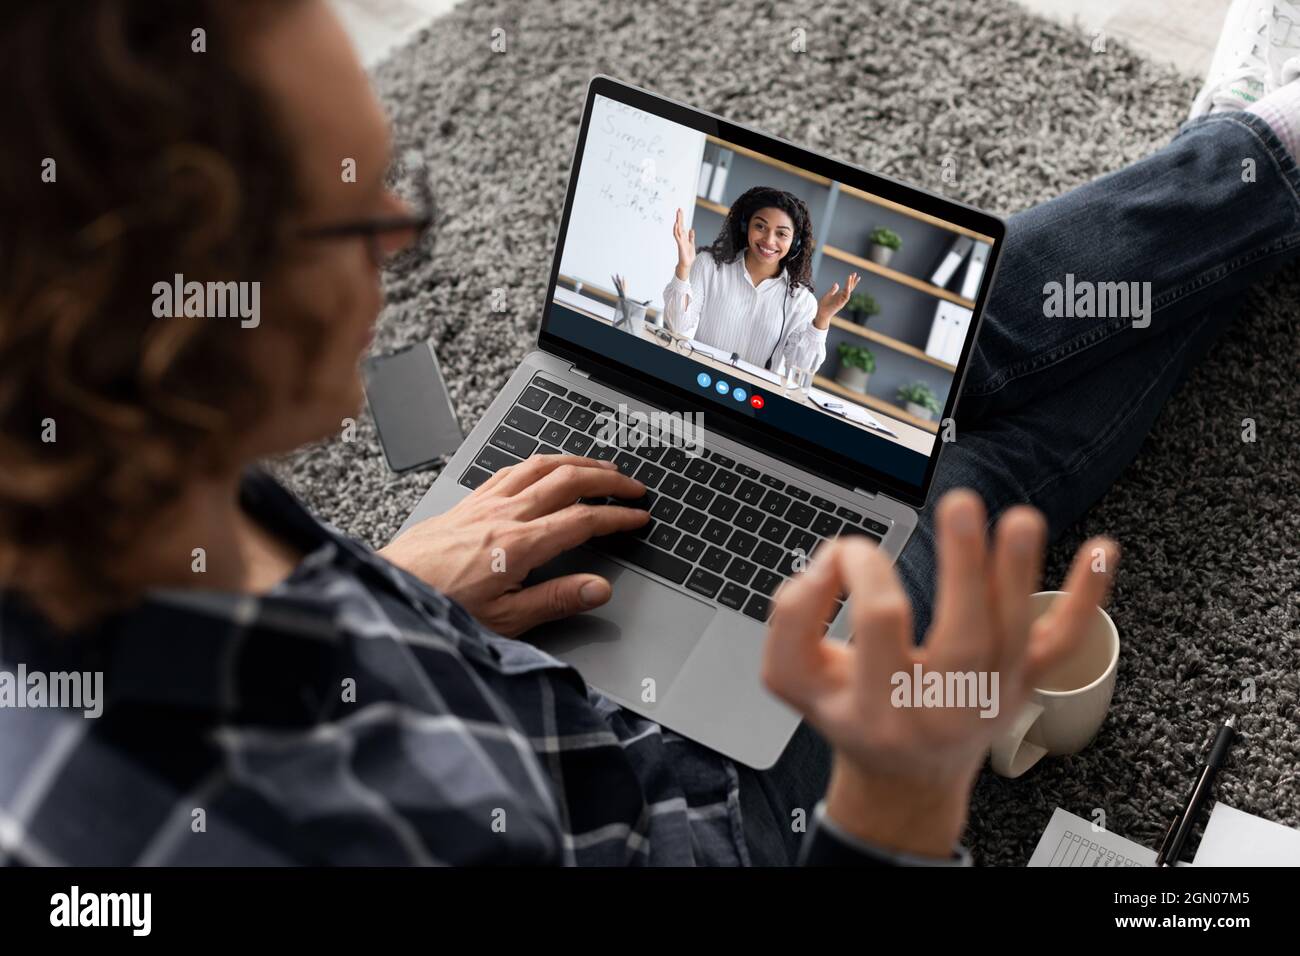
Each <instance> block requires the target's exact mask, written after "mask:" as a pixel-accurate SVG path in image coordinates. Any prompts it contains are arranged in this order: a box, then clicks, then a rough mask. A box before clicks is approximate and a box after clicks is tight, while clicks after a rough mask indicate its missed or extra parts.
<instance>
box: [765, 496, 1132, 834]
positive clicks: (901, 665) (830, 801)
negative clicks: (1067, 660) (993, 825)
mask: <svg viewBox="0 0 1300 956" xmlns="http://www.w3.org/2000/svg"><path fill="white" fill-rule="evenodd" d="M985 525H986V515H985V511H984V506H983V504H982V503H981V502H980V499H979V497H978V496H976V495H975V494H973V493H972V492H969V491H956V492H952V493H950V494H948V495H946V496H945V497H944V499H943V500H942V501H941V502H939V505H938V508H937V513H936V535H937V540H938V543H937V561H938V566H939V579H938V582H937V585H936V587H937V590H936V603H935V615H934V623H933V625H932V626H931V628H930V632H929V634H927V635H926V639H925V643H924V644H923V645H921V646H920V647H916V646H914V645H913V642H912V613H911V605H910V603H909V601H908V599H907V595H906V593H905V592H904V590H903V587H902V585H901V583H900V582H899V579H898V575H897V574H896V573H895V571H894V568H893V566H892V565H891V564H890V562H889V559H888V558H887V557H886V556H885V555H884V554H882V553H881V552H880V551H878V550H877V549H876V547H875V546H873V545H871V544H868V543H867V542H866V541H864V540H863V539H861V538H856V539H854V538H849V539H841V540H839V541H836V542H834V543H833V544H828V545H827V546H826V547H824V548H822V549H821V550H820V551H819V552H818V553H817V557H816V559H815V560H814V561H813V563H812V566H811V567H810V568H809V570H808V571H807V572H805V573H803V574H800V575H797V576H796V577H794V578H791V579H790V580H789V581H787V582H786V583H785V584H784V585H783V586H782V587H781V589H780V590H779V591H778V592H777V596H776V605H775V609H774V611H773V614H772V619H771V625H770V635H769V637H768V642H767V647H766V654H765V660H764V665H763V678H764V681H765V683H766V684H767V686H768V687H769V688H770V689H771V690H772V692H773V693H775V694H776V695H777V696H779V697H781V698H782V699H783V700H785V701H786V702H787V703H789V704H790V705H791V706H793V707H794V708H796V709H797V710H799V711H801V712H802V713H803V714H804V715H805V716H806V717H807V718H808V721H809V722H810V723H811V724H812V726H814V727H815V728H817V730H818V731H820V732H821V733H822V735H823V736H825V738H826V739H827V741H828V742H829V743H830V744H831V746H832V747H833V748H834V751H835V759H834V765H833V771H832V774H831V782H830V786H829V788H828V790H827V794H826V813H827V816H828V817H829V818H830V819H831V820H832V821H833V822H835V823H836V824H838V825H839V826H840V827H841V828H842V829H844V830H846V831H848V832H849V833H851V834H853V835H855V836H857V837H859V838H860V839H863V840H866V841H868V842H870V843H872V844H874V845H876V846H880V847H884V848H888V849H892V850H900V851H905V852H912V853H917V854H921V855H927V856H934V857H945V856H949V855H951V853H952V849H953V847H954V846H955V844H956V842H957V840H958V837H959V836H960V833H961V830H962V828H963V827H964V825H965V819H966V810H967V804H968V801H969V798H970V790H971V787H972V786H973V784H974V780H975V775H976V774H977V773H978V771H979V768H980V766H981V765H982V763H983V762H984V756H985V754H986V753H987V752H988V749H989V746H990V745H991V743H992V742H993V740H994V738H995V737H996V736H997V735H998V734H999V733H1001V732H1002V731H1004V730H1005V728H1006V726H1007V724H1008V722H1009V721H1014V720H1015V718H1016V716H1017V715H1018V714H1019V713H1020V710H1021V709H1022V707H1023V705H1024V703H1025V701H1026V700H1027V698H1028V696H1029V693H1030V690H1031V689H1032V688H1033V687H1034V686H1035V685H1036V683H1037V682H1038V681H1039V679H1040V678H1041V677H1042V675H1043V674H1044V673H1045V672H1046V671H1047V670H1048V669H1049V668H1050V667H1051V666H1052V665H1053V664H1055V663H1057V662H1059V661H1060V660H1061V659H1062V658H1063V657H1064V656H1065V655H1068V654H1069V653H1070V652H1071V651H1073V650H1074V648H1075V647H1076V646H1077V645H1078V643H1079V641H1080V640H1081V639H1082V637H1083V635H1084V633H1085V631H1086V629H1087V626H1088V623H1089V621H1090V619H1091V617H1092V615H1093V614H1095V613H1096V611H1095V608H1096V607H1099V606H1103V605H1104V604H1105V602H1106V597H1107V594H1108V592H1109V590H1110V581H1111V573H1113V571H1114V567H1115V563H1116V560H1117V548H1116V546H1115V544H1114V543H1113V542H1111V541H1109V540H1107V539H1105V538H1094V539H1092V540H1090V541H1087V542H1085V543H1084V544H1083V545H1082V546H1081V547H1080V548H1079V551H1078V553H1077V554H1076V556H1075V560H1074V566H1073V567H1072V568H1071V570H1070V574H1069V577H1068V578H1067V580H1066V582H1065V584H1064V586H1063V588H1062V590H1064V591H1066V592H1067V597H1064V598H1062V599H1061V600H1059V601H1057V602H1056V603H1055V604H1054V605H1053V606H1052V608H1051V610H1050V611H1049V612H1048V613H1047V614H1046V615H1044V616H1043V617H1041V618H1039V619H1038V620H1036V621H1034V620H1031V614H1030V601H1029V597H1030V595H1031V594H1033V593H1034V592H1035V591H1037V590H1039V579H1040V575H1041V571H1042V556H1043V547H1044V541H1045V538H1046V531H1045V523H1044V521H1043V518H1042V515H1040V514H1039V513H1038V512H1037V511H1035V510H1034V509H1032V508H1027V507H1017V508H1012V509H1010V510H1008V511H1007V512H1006V513H1005V514H1004V515H1003V516H1002V518H1001V520H1000V521H999V522H998V526H997V529H996V532H995V533H994V535H993V542H992V545H991V546H990V544H989V543H988V542H986V540H985V537H986V536H985ZM1098 549H1099V550H1098ZM1098 554H1100V555H1101V556H1102V557H1103V558H1104V560H1103V561H1101V562H1096V561H1095V557H1096V555H1098ZM1094 567H1098V568H1103V569H1106V570H1105V571H1101V570H1097V571H1094V570H1093V569H1094ZM841 592H848V594H849V609H850V611H851V613H852V618H851V619H852V622H853V633H854V638H853V643H852V644H851V645H849V644H844V643H840V642H835V641H827V640H823V639H822V630H821V627H820V622H821V621H822V620H824V619H825V615H826V612H827V609H828V608H830V606H831V603H832V602H833V601H835V600H836V598H837V597H838V596H839V595H840V594H841ZM915 664H920V665H921V667H922V668H923V670H924V671H925V672H926V673H930V672H939V673H942V674H945V675H946V674H948V673H958V672H960V673H966V672H971V671H973V672H975V673H976V674H980V673H984V674H986V675H988V676H987V678H986V679H987V685H986V686H993V685H992V675H993V674H994V673H996V674H997V675H998V678H999V680H998V684H997V685H996V686H997V693H996V695H995V699H996V701H997V704H998V708H997V710H996V712H994V711H993V709H992V708H985V709H981V706H980V705H979V704H975V703H974V702H967V706H964V707H961V706H945V707H898V706H895V705H894V701H893V696H894V691H895V688H896V687H897V686H900V685H899V684H898V683H897V682H896V681H895V680H894V675H897V674H903V675H905V677H906V678H907V680H908V681H910V680H911V679H912V677H913V673H914V671H913V667H914V665H915ZM945 683H946V682H945ZM903 686H905V685H903ZM948 703H950V704H951V703H953V702H948ZM982 713H987V714H988V716H981V714H982Z"/></svg>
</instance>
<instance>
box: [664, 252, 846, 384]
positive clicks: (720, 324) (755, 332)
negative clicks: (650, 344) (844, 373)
mask: <svg viewBox="0 0 1300 956" xmlns="http://www.w3.org/2000/svg"><path fill="white" fill-rule="evenodd" d="M788 288H789V278H788V275H787V273H786V271H785V270H784V269H782V270H781V274H780V275H778V276H776V277H775V278H772V279H764V280H763V281H762V282H760V283H759V284H758V286H757V287H755V285H754V283H753V280H752V279H750V277H749V272H748V270H746V269H745V257H744V254H743V253H742V254H741V255H738V256H737V257H736V259H735V261H734V262H730V263H727V264H726V265H724V266H722V268H720V269H719V268H718V266H717V265H716V263H715V262H714V260H713V256H712V255H710V254H709V253H708V252H701V253H699V254H698V255H697V256H696V257H695V262H694V263H693V264H692V265H691V273H690V279H689V281H686V282H683V281H682V280H681V279H679V278H677V276H676V275H674V276H673V278H672V281H671V282H669V283H668V286H667V288H665V289H664V322H665V324H666V325H667V326H668V328H669V329H671V330H672V331H674V332H676V333H678V334H679V335H689V336H690V337H691V338H693V339H697V340H699V341H700V342H703V343H704V344H705V345H712V346H713V347H714V348H719V349H723V350H725V351H727V352H736V353H738V354H739V355H740V357H741V358H742V359H744V360H745V361H747V362H752V363H753V364H754V365H759V366H762V367H764V368H766V367H767V363H768V358H769V357H771V359H772V366H771V367H772V370H773V371H779V370H780V368H781V365H782V362H783V361H784V363H785V364H786V365H787V366H792V367H795V368H811V369H817V368H820V367H821V364H822V362H824V361H825V360H826V331H827V330H825V329H818V328H816V327H815V326H814V325H813V319H815V318H816V317H817V298H816V297H815V296H814V295H813V294H812V293H811V292H809V291H808V290H807V289H806V288H801V289H799V290H798V291H797V292H796V293H795V294H794V296H793V297H792V298H789V299H788V301H787V302H786V303H785V314H784V317H783V315H782V308H781V307H782V304H783V300H786V299H787V293H788ZM783 321H784V323H785V329H786V331H785V335H784V337H782V334H781V325H782V322H783Z"/></svg>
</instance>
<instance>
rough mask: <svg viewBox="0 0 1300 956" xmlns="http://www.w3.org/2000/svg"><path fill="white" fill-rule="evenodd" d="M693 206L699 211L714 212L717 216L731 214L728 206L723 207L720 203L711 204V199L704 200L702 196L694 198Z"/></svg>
mask: <svg viewBox="0 0 1300 956" xmlns="http://www.w3.org/2000/svg"><path fill="white" fill-rule="evenodd" d="M695 205H697V206H699V207H700V208H701V209H707V210H708V211H709V212H716V213H717V214H718V215H719V216H723V217H725V216H726V215H727V213H729V212H731V207H730V206H723V205H721V204H720V203H716V202H713V201H712V200H711V199H705V198H704V197H703V196H696V197H695Z"/></svg>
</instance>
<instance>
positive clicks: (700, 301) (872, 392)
mask: <svg viewBox="0 0 1300 956" xmlns="http://www.w3.org/2000/svg"><path fill="white" fill-rule="evenodd" d="M1002 236H1003V226H1002V223H1001V222H1000V221H999V220H998V219H996V218H995V217H992V216H988V215H986V214H983V213H980V212H978V211H975V210H973V209H970V208H969V207H966V206H963V205H961V204H958V203H954V202H951V201H949V200H946V199H943V198H941V197H938V196H935V195H932V194H930V193H927V192H924V191H922V190H918V189H914V188H912V187H908V186H906V185H903V184H901V183H897V182H895V181H893V180H889V179H886V178H883V177H879V176H875V175H872V174H870V173H866V172H864V171H862V170H860V169H857V168H855V167H852V166H849V165H846V164H844V163H841V162H838V161H835V160H832V159H829V158H826V157H822V156H818V155H816V154H814V153H811V152H808V151H806V150H803V149H800V148H798V147H795V146H792V145H790V144H788V143H785V142H782V141H780V140H777V139H774V138H771V137H768V136H765V135H763V134H760V133H756V132H754V131H752V130H749V129H746V128H744V127H741V126H737V125H734V124H731V123H728V122H726V121H724V120H721V119H718V118H716V117H713V116H710V115H708V114H705V113H701V112H699V111H696V110H693V109H690V108H688V107H685V106H682V105H681V104H677V103H674V102H672V101H668V100H664V99H662V98H660V97H657V96H654V95H653V94H649V93H646V92H645V91H642V90H638V89H635V88H633V87H627V86H624V85H623V84H620V83H618V82H616V81H614V80H610V79H608V78H605V77H598V78H596V79H595V80H593V81H592V84H591V87H590V88H589V91H588V97H587V103H586V108H585V110H584V113H583V120H582V126H581V129H580V133H579V140H578V146H577V151H576V154H575V159H574V165H573V172H572V175H571V178H570V183H569V193H568V198H567V202H566V204H565V210H564V218H563V221H562V223H561V226H560V234H559V241H558V246H557V251H556V256H555V263H554V267H553V269H552V275H551V283H550V289H549V292H548V296H547V304H546V314H545V317H544V320H543V325H542V334H541V342H542V345H543V347H545V348H547V349H548V350H550V351H557V352H559V353H561V354H564V355H567V356H568V357H571V358H573V359H575V360H576V361H577V362H578V364H579V365H580V366H581V367H583V368H586V369H588V370H589V371H590V372H592V374H593V376H594V377H597V378H601V379H604V380H606V381H610V382H612V383H614V384H617V385H619V386H622V387H625V388H632V389H635V390H636V391H637V394H645V395H646V397H647V398H648V399H649V400H651V401H653V402H655V403H657V404H660V405H663V406H665V407H668V408H670V409H671V410H681V411H683V412H687V413H697V414H702V415H703V423H704V427H705V428H706V429H708V428H714V429H717V430H718V431H723V432H726V433H728V434H729V435H731V436H732V437H736V438H739V439H740V440H742V441H745V442H746V443H748V444H752V445H756V446H758V447H760V448H762V450H764V451H765V452H767V453H769V454H772V455H775V456H776V457H779V458H783V459H785V460H787V461H790V462H792V463H794V464H796V465H799V466H801V467H804V468H807V469H809V470H813V471H818V472H821V473H824V474H825V475H826V476H827V477H829V478H831V479H833V480H839V481H840V482H842V483H844V484H847V485H848V486H849V487H855V488H861V489H863V490H866V491H871V492H875V491H884V492H885V493H888V494H891V495H892V496H894V497H897V498H899V499H900V500H903V501H907V502H908V503H911V504H914V505H920V504H922V503H924V500H925V497H926V494H927V493H928V490H929V485H930V481H931V479H932V477H933V474H934V466H935V463H936V462H937V459H938V456H939V452H940V451H941V449H942V445H943V444H944V442H945V441H946V440H954V439H955V438H956V423H955V421H954V420H953V418H952V414H953V409H954V408H955V406H956V400H957V392H958V388H959V385H960V382H961V378H962V373H963V371H964V369H965V366H966V361H967V358H968V356H969V354H970V351H971V347H972V343H973V340H974V336H975V332H976V330H977V328H978V318H979V314H980V310H981V308H982V306H983V303H984V299H985V297H986V295H987V292H988V288H989V286H990V283H991V280H992V275H993V271H994V267H995V265H996V260H997V256H998V252H999V247H1000V242H1001V238H1002Z"/></svg>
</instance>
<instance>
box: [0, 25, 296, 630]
mask: <svg viewBox="0 0 1300 956" xmlns="http://www.w3.org/2000/svg"><path fill="white" fill-rule="evenodd" d="M292 2H293V0H271V2H267V0H168V2H150V0H5V2H4V3H3V4H0V86H3V88H4V89H5V90H6V93H5V95H4V96H3V97H0V129H3V130H4V131H5V139H6V143H5V146H4V149H3V150H2V151H0V208H2V209H3V213H2V214H0V587H3V588H5V589H7V590H9V591H11V592H17V593H18V594H20V595H22V596H24V597H27V598H31V599H34V601H35V602H36V603H37V604H38V605H41V606H44V607H51V606H53V607H59V606H61V605H62V602H65V601H67V602H72V601H75V603H76V605H77V607H78V608H79V609H83V610H84V609H91V608H94V609H98V610H99V611H100V612H103V611H108V610H110V609H112V608H113V607H114V606H117V605H125V604H127V603H130V602H131V601H132V600H133V599H134V598H135V597H137V596H138V595H135V594H133V593H132V592H131V590H130V586H129V584H128V583H127V582H123V581H120V580H117V578H116V575H115V560H116V559H117V557H118V556H119V555H120V554H121V553H123V552H124V551H125V549H126V548H127V547H128V546H129V545H130V544H131V543H132V542H133V541H134V540H137V539H138V538H139V536H140V535H141V534H142V533H144V529H145V528H146V527H148V526H149V525H150V520H149V519H150V518H151V516H152V517H156V515H157V514H158V513H159V511H160V509H161V508H163V507H165V506H166V505H167V504H168V503H169V502H173V501H175V500H177V498H178V497H179V495H180V493H181V491H182V489H183V488H184V487H185V486H186V485H187V484H188V483H190V482H191V481H192V480H193V479H194V478H195V477H196V476H198V475H205V474H212V473H214V472H216V471H218V470H220V469H223V468H230V467H232V465H233V464H235V463H236V462H235V459H234V457H233V454H232V453H233V450H234V448H235V447H236V445H237V443H238V439H239V436H240V434H241V433H246V432H247V431H248V429H249V428H250V427H251V426H253V425H254V424H256V423H257V422H258V421H259V420H260V417H261V416H262V415H263V414H265V412H266V410H267V405H268V395H269V383H267V382H266V381H265V380H264V379H263V378H262V377H261V376H259V373H258V372H257V371H256V368H257V366H255V364H254V354H253V353H254V350H255V348H257V347H258V345H257V343H258V342H259V339H258V337H255V336H251V335H250V334H249V333H248V332H247V331H242V330H241V329H240V328H239V323H238V322H235V323H233V324H232V323H229V322H224V321H206V320H193V319H188V320H187V319H167V318H162V319H160V318H156V317H155V316H154V314H153V308H152V304H153V298H154V296H153V291H152V290H153V287H154V285H155V283H158V282H170V281H171V280H172V277H173V276H175V275H177V274H182V275H184V277H185V280H186V281H187V282H188V281H191V280H197V281H200V282H207V281H231V280H240V281H263V280H265V279H267V278H268V277H269V276H270V275H273V274H275V270H276V269H278V268H279V267H280V266H279V265H278V264H279V263H280V262H281V261H282V258H283V252H284V241H285V237H286V235H287V227H286V222H287V221H288V218H289V216H290V214H291V212H292V211H293V210H294V209H295V207H296V206H297V205H298V202H299V199H298V187H297V185H296V178H295V176H294V172H295V170H294V162H293V156H292V152H291V150H290V148H289V143H288V141H287V139H286V137H284V136H283V135H279V133H278V123H277V119H276V115H275V110H274V108H273V106H272V105H271V104H270V103H269V102H268V100H267V98H266V97H265V96H264V94H263V93H262V92H261V91H260V90H259V89H258V88H257V86H256V84H255V83H254V82H253V81H252V80H251V79H250V78H249V76H248V75H247V71H245V70H244V69H242V68H241V67H242V66H243V63H242V60H241V57H242V56H243V53H242V51H243V50H245V49H247V44H246V43H245V42H244V40H245V38H246V37H247V36H248V33H249V31H251V30H253V29H256V28H257V26H258V25H259V24H260V23H261V22H262V21H263V20H264V19H265V18H266V17H267V16H270V15H273V13H274V12H275V11H280V10H283V9H284V7H285V5H286V4H288V3H292ZM198 30H202V31H204V34H203V36H202V37H200V35H199V34H198V33H197V32H196V31H198ZM201 42H202V43H204V44H205V46H206V49H205V51H203V52H199V50H198V49H197V47H198V46H199V45H200V43H201ZM263 303H264V306H265V297H264V299H263ZM285 318H286V317H284V316H283V314H278V315H277V321H279V323H280V325H281V326H282V328H281V331H286V332H287V333H288V334H290V335H291V336H292V337H293V339H294V340H295V341H297V340H299V339H300V340H301V342H302V351H301V352H300V353H299V354H300V356H301V357H302V360H303V361H304V362H310V361H311V360H312V358H313V357H314V354H315V353H314V352H313V350H312V348H311V343H313V342H314V341H316V340H317V339H318V338H319V334H320V333H319V329H313V328H310V327H309V326H310V324H311V323H310V322H308V321H305V320H304V319H300V318H299V317H297V316H295V317H293V321H288V322H286V321H285ZM264 324H265V323H264ZM273 334H278V333H273ZM264 341H265V340H264V339H263V340H262V342H263V343H264ZM263 347H264V346H263ZM284 374H285V375H286V376H287V375H289V374H290V373H288V372H285V373H284ZM56 581H58V582H62V583H61V584H55V583H54V582H56ZM74 582H75V583H74Z"/></svg>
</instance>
